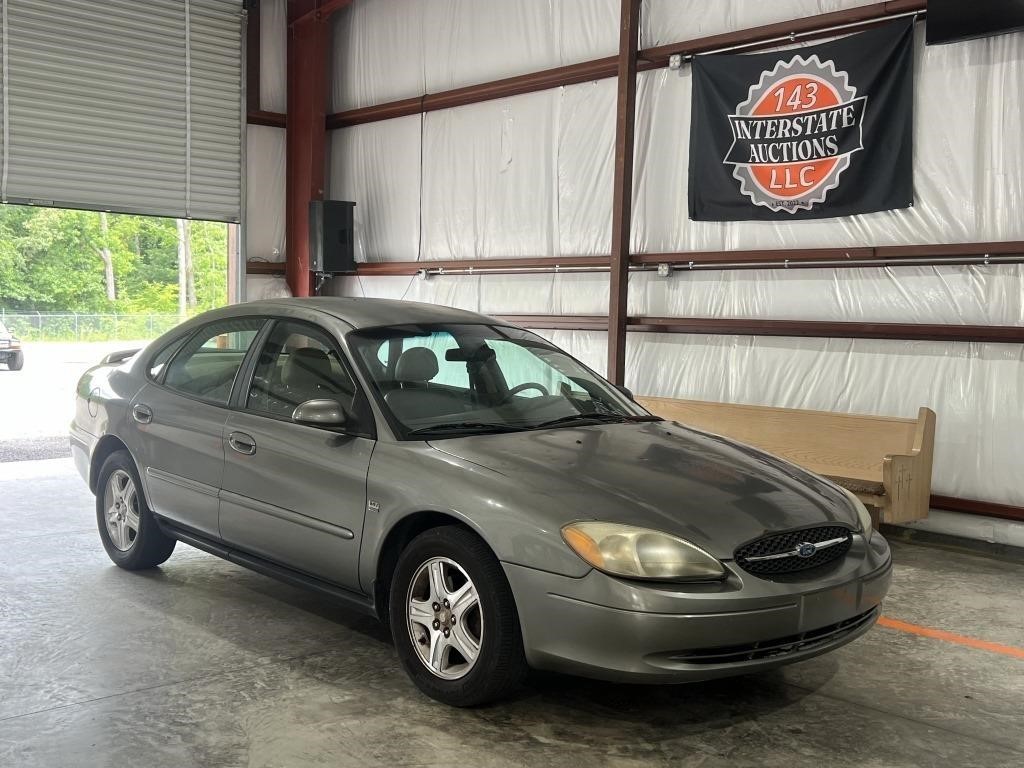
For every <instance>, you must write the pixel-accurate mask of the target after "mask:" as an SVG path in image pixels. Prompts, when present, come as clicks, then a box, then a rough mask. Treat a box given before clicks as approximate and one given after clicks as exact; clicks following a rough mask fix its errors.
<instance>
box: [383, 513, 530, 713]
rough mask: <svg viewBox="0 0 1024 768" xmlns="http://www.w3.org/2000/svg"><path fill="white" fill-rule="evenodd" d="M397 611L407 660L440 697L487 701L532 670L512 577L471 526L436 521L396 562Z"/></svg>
mask: <svg viewBox="0 0 1024 768" xmlns="http://www.w3.org/2000/svg"><path fill="white" fill-rule="evenodd" d="M390 612H391V616H390V618H391V631H392V634H393V635H394V640H395V647H396V649H397V651H398V656H399V659H400V660H401V662H402V666H403V667H404V668H405V671H406V673H408V675H409V677H411V678H412V680H413V682H414V683H415V684H416V686H417V687H418V688H419V689H420V690H421V691H423V693H425V694H426V695H427V696H430V697H431V698H432V699H436V700H437V701H440V702H442V703H444V704H449V705H451V706H455V707H471V706H476V705H478V704H484V703H487V702H489V701H494V700H495V699H500V698H502V697H503V696H505V695H506V694H508V693H509V692H511V690H512V689H513V688H515V686H516V685H517V684H518V683H519V681H520V680H521V679H522V677H523V675H524V673H525V672H526V659H525V657H524V655H523V641H522V635H521V633H520V630H519V614H518V613H517V611H516V606H515V599H514V598H513V596H512V590H511V588H510V587H509V585H508V580H507V579H506V578H505V574H504V572H503V571H502V569H501V564H500V563H499V562H498V560H497V558H496V557H495V556H494V554H493V553H492V552H491V551H490V549H489V548H488V547H487V545H486V544H485V543H484V542H483V541H482V540H481V539H480V538H479V537H478V536H476V535H475V534H473V533H472V532H470V531H468V530H466V529H465V528H461V527H459V526H443V527H440V528H433V529H431V530H429V531H426V532H425V533H422V534H420V535H419V536H417V537H416V538H415V539H413V540H412V542H411V543H410V544H409V545H408V546H407V547H406V548H405V550H404V551H403V552H402V554H401V556H400V557H399V560H398V566H397V568H396V569H395V575H394V579H393V580H392V583H391V599H390Z"/></svg>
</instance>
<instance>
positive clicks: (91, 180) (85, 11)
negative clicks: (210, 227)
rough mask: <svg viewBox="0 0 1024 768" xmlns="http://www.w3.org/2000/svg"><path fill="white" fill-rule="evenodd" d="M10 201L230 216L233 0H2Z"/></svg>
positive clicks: (236, 147) (5, 178) (237, 89)
mask: <svg viewBox="0 0 1024 768" xmlns="http://www.w3.org/2000/svg"><path fill="white" fill-rule="evenodd" d="M0 3H2V25H3V26H2V45H3V49H2V83H0V84H2V89H3V90H2V97H3V114H2V118H3V126H2V127H3V144H2V147H0V150H2V159H3V165H2V171H0V173H2V176H0V192H2V195H3V200H4V201H5V202H11V203H29V204H33V205H53V206H58V207H65V208H88V209H100V210H110V211H121V212H125V213H145V214H152V215H157V216H174V217H178V218H183V217H187V218H197V219H211V220H220V221H238V218H239V212H240V206H241V203H240V197H241V196H240V190H241V166H242V164H241V136H242V123H241V103H240V99H241V24H242V15H241V6H242V4H241V0H146V2H138V0H62V1H61V2H53V1H52V0H0Z"/></svg>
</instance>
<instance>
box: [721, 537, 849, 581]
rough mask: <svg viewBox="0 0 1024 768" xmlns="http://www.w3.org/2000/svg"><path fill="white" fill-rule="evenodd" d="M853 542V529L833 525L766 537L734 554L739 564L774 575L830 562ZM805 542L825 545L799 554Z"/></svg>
mask: <svg viewBox="0 0 1024 768" xmlns="http://www.w3.org/2000/svg"><path fill="white" fill-rule="evenodd" d="M837 540H841V541H837ZM852 541H853V538H852V536H851V534H850V529H849V528H844V527H842V526H839V525H829V526H821V527H819V528H805V529H803V530H801V531H790V532H788V533H776V534H772V535H771V536H762V537H761V538H760V539H757V540H756V541H752V542H750V543H749V544H744V545H743V546H742V547H740V548H739V549H737V550H736V552H735V553H733V554H734V557H735V558H736V564H737V565H739V567H740V568H742V569H743V570H745V571H747V572H748V573H753V574H755V575H757V576H768V577H771V576H773V575H777V574H787V573H795V572H797V571H808V570H810V569H812V568H818V567H820V566H823V565H827V564H828V563H831V562H833V561H835V560H838V559H839V558H841V557H843V556H844V555H845V554H846V553H847V552H848V551H849V550H850V544H851V542H852ZM803 544H815V545H819V544H824V545H825V546H822V547H820V548H816V549H814V551H813V552H812V553H811V554H809V555H807V554H805V555H801V554H797V552H798V551H799V549H800V547H801V545H803ZM807 549H808V550H810V549H811V548H810V547H808V548H807Z"/></svg>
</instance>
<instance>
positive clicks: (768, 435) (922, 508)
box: [637, 397, 935, 524]
mask: <svg viewBox="0 0 1024 768" xmlns="http://www.w3.org/2000/svg"><path fill="white" fill-rule="evenodd" d="M637 402H638V403H640V405H642V406H643V407H644V408H646V409H647V410H649V411H650V412H651V413H654V414H656V415H658V416H661V417H662V418H665V419H670V420H672V421H678V422H679V423H680V424H684V425H686V426H690V427H695V428H697V429H700V430H704V431H706V432H713V433H715V434H718V435H723V436H725V437H730V438H732V439H734V440H737V441H739V442H741V443H746V444H748V445H752V446H755V447H757V448H760V449H762V450H764V451H767V452H768V453H772V454H775V455H777V456H781V457H782V458H784V459H787V460H789V461H791V462H793V463H794V464H798V465H800V466H802V467H806V468H807V469H809V470H811V471H812V472H815V473H816V474H819V475H824V476H825V477H827V478H829V479H830V480H832V481H833V482H836V483H838V484H839V485H841V486H843V487H844V488H846V489H848V490H850V491H852V492H853V493H855V494H857V496H858V498H860V500H861V501H863V502H864V504H865V505H869V506H871V507H874V508H875V509H876V510H877V513H876V514H877V515H878V519H877V520H876V524H877V522H879V521H881V522H886V523H902V522H907V521H909V520H919V519H921V518H924V517H927V516H928V499H929V495H930V493H931V480H932V455H933V451H934V446H935V412H934V411H932V410H931V409H929V408H921V409H920V410H919V411H918V413H917V418H916V419H897V418H891V417H888V416H864V415H859V414H848V413H830V412H828V411H801V410H794V409H789V408H769V407H766V406H760V405H733V404H730V403H709V402H703V401H698V400H674V399H670V398H664V397H638V398H637Z"/></svg>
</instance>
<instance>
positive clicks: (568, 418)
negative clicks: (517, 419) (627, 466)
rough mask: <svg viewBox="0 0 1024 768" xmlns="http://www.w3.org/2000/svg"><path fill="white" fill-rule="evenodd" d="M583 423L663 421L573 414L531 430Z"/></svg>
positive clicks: (613, 415) (611, 415)
mask: <svg viewBox="0 0 1024 768" xmlns="http://www.w3.org/2000/svg"><path fill="white" fill-rule="evenodd" d="M581 421H597V422H604V423H606V424H622V423H624V422H627V421H661V419H660V418H659V417H657V416H627V415H625V414H620V413H573V414H571V415H569V416H562V417H560V418H557V419H551V421H542V422H541V423H540V424H537V425H536V426H533V427H530V429H546V428H547V427H557V426H559V425H560V424H572V423H575V422H581Z"/></svg>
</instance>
